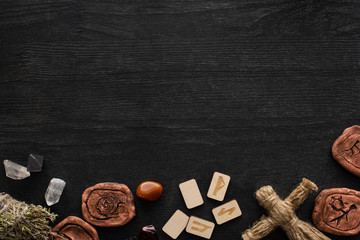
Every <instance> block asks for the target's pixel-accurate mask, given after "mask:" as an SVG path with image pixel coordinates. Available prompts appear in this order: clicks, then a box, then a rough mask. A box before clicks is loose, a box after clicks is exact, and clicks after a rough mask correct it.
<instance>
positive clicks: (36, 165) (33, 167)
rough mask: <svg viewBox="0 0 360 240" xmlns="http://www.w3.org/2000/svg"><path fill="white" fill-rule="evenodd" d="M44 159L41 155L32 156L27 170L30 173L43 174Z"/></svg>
mask: <svg viewBox="0 0 360 240" xmlns="http://www.w3.org/2000/svg"><path fill="white" fill-rule="evenodd" d="M43 162H44V157H43V156H40V155H35V154H30V155H29V160H28V162H27V170H28V171H29V172H41V169H42V165H43Z"/></svg>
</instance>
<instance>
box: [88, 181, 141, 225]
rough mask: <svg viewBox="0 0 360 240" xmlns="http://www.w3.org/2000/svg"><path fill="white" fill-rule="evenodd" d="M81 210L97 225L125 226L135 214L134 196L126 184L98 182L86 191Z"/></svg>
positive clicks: (90, 221)
mask: <svg viewBox="0 0 360 240" xmlns="http://www.w3.org/2000/svg"><path fill="white" fill-rule="evenodd" d="M81 210H82V214H83V216H84V219H85V220H86V221H87V222H89V223H90V224H93V225H95V226H99V227H119V226H123V225H125V224H126V223H128V222H129V221H130V220H131V219H133V217H134V216H135V206H134V196H133V195H132V193H131V191H130V189H129V188H128V187H127V186H126V185H125V184H119V183H112V182H105V183H98V184H96V185H95V186H93V187H90V188H88V189H86V190H85V191H84V193H83V195H82V204H81Z"/></svg>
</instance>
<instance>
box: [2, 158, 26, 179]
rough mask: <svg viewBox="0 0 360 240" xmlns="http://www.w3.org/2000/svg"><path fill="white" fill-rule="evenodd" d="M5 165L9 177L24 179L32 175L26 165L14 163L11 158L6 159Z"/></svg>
mask: <svg viewBox="0 0 360 240" xmlns="http://www.w3.org/2000/svg"><path fill="white" fill-rule="evenodd" d="M4 167H5V172H6V176H7V177H8V178H11V179H14V180H22V179H24V178H27V177H30V172H29V171H28V170H27V168H26V167H24V166H21V165H20V164H17V163H14V162H12V161H10V160H4Z"/></svg>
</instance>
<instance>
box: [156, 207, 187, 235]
mask: <svg viewBox="0 0 360 240" xmlns="http://www.w3.org/2000/svg"><path fill="white" fill-rule="evenodd" d="M188 221H189V217H188V216H187V215H186V214H185V213H183V212H182V211H180V210H176V212H175V213H174V214H173V215H172V216H171V218H170V219H169V220H168V221H167V223H166V224H165V225H164V227H163V228H162V230H163V231H164V232H165V233H166V234H167V235H169V236H170V237H171V238H172V239H176V238H177V237H178V236H179V235H180V234H181V232H182V231H184V229H185V228H186V225H187V223H188Z"/></svg>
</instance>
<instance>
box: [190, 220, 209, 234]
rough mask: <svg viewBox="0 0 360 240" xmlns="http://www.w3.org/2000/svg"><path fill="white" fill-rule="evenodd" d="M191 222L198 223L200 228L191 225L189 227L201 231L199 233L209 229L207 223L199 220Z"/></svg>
mask: <svg viewBox="0 0 360 240" xmlns="http://www.w3.org/2000/svg"><path fill="white" fill-rule="evenodd" d="M193 224H196V225H199V226H201V227H202V228H197V227H193V226H192V227H191V229H192V230H194V231H198V232H201V233H203V232H205V231H206V230H209V229H211V227H209V226H207V225H205V224H203V223H201V222H198V221H193Z"/></svg>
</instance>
